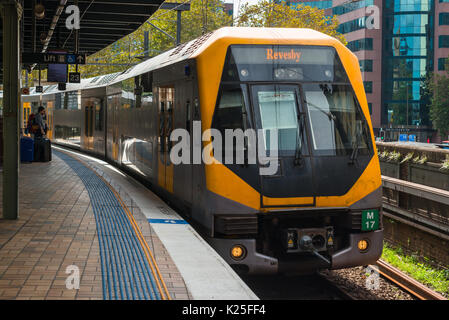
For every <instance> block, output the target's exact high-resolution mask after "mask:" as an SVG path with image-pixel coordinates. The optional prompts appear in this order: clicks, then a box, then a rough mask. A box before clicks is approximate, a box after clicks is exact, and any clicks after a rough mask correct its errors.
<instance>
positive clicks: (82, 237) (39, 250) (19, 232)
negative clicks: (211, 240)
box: [0, 147, 257, 300]
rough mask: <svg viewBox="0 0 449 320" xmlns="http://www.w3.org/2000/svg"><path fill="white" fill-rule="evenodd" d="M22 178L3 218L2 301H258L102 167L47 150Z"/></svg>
mask: <svg viewBox="0 0 449 320" xmlns="http://www.w3.org/2000/svg"><path fill="white" fill-rule="evenodd" d="M0 179H1V175H0ZM19 180H20V181H19V183H20V187H19V189H20V198H19V199H20V200H19V202H20V216H19V219H18V220H3V219H0V299H97V300H98V299H101V300H102V299H105V300H115V299H118V300H128V299H129V300H131V299H132V300H140V299H146V300H170V299H201V300H211V299H242V300H253V299H257V296H256V295H255V294H254V293H253V292H252V291H251V290H250V289H249V288H248V287H247V286H246V284H245V283H244V282H243V281H242V280H241V279H240V277H239V276H238V275H237V274H236V273H235V272H234V271H233V270H232V269H231V268H230V267H229V265H228V264H227V263H226V262H225V261H224V260H223V259H222V258H221V257H220V256H219V255H218V254H217V253H216V252H215V251H214V250H213V249H212V248H211V247H210V246H209V245H208V244H207V243H206V242H205V241H204V240H203V239H202V238H201V237H200V236H199V235H198V234H197V233H196V231H195V230H194V229H193V228H192V227H191V226H190V225H189V224H188V223H187V222H186V221H185V220H184V219H183V218H182V217H180V216H179V215H178V214H177V213H176V212H175V211H174V210H173V209H171V208H170V207H169V206H168V205H167V204H166V203H164V202H163V201H162V200H161V199H159V198H158V197H157V196H156V195H155V194H154V193H152V192H151V191H150V190H148V189H147V188H145V187H144V186H142V185H141V184H140V183H139V182H137V181H136V180H134V179H133V178H131V177H129V176H127V175H125V174H124V173H122V172H121V171H119V170H118V169H116V168H115V167H113V166H111V165H110V164H108V163H107V162H104V161H101V160H98V159H96V158H93V157H90V156H87V155H84V154H80V153H76V152H73V151H69V150H66V149H62V148H59V147H53V159H52V161H51V162H47V163H22V164H21V166H20V179H19ZM0 188H1V183H0ZM0 201H1V198H0ZM0 210H1V206H0ZM0 217H1V214H0ZM78 280H79V281H78ZM77 283H79V287H77Z"/></svg>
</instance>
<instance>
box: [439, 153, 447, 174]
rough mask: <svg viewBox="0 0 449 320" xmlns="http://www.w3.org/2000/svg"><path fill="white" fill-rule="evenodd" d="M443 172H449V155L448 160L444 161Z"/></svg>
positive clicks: (441, 168)
mask: <svg viewBox="0 0 449 320" xmlns="http://www.w3.org/2000/svg"><path fill="white" fill-rule="evenodd" d="M440 170H441V171H446V172H447V171H449V155H446V159H444V161H443V163H442V164H441V167H440Z"/></svg>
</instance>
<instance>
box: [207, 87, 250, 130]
mask: <svg viewBox="0 0 449 320" xmlns="http://www.w3.org/2000/svg"><path fill="white" fill-rule="evenodd" d="M218 101H219V102H218V105H217V107H216V109H215V114H214V118H213V123H212V126H213V127H214V128H215V129H218V130H220V132H221V133H222V134H223V135H224V133H225V129H233V130H235V129H242V130H245V127H246V126H245V124H244V123H243V119H244V115H246V109H245V100H244V98H243V93H242V88H241V87H240V85H224V86H223V87H222V88H221V92H220V97H219V99H218Z"/></svg>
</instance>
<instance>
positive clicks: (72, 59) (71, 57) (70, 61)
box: [67, 54, 76, 64]
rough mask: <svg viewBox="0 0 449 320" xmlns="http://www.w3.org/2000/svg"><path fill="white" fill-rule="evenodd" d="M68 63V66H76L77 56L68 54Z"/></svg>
mask: <svg viewBox="0 0 449 320" xmlns="http://www.w3.org/2000/svg"><path fill="white" fill-rule="evenodd" d="M67 63H68V64H75V63H76V55H74V54H68V55H67Z"/></svg>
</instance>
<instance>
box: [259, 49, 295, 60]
mask: <svg viewBox="0 0 449 320" xmlns="http://www.w3.org/2000/svg"><path fill="white" fill-rule="evenodd" d="M300 57H301V52H299V51H296V50H294V49H291V50H288V51H275V50H273V49H267V60H289V61H295V62H299V58H300Z"/></svg>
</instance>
